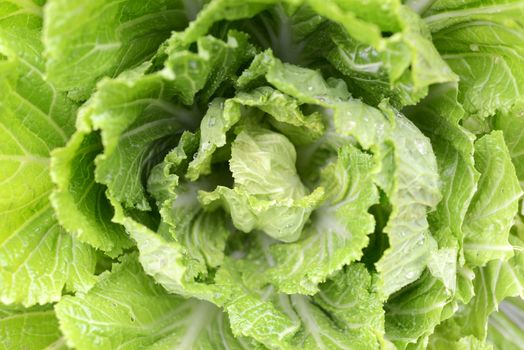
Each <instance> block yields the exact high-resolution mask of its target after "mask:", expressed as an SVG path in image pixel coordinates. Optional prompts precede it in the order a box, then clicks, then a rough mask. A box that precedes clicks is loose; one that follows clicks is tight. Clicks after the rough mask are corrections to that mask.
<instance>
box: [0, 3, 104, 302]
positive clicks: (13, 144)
mask: <svg viewBox="0 0 524 350" xmlns="http://www.w3.org/2000/svg"><path fill="white" fill-rule="evenodd" d="M4 5H5V6H2V9H1V10H0V11H2V16H0V17H1V19H0V42H2V45H1V49H0V52H1V53H2V54H5V56H6V57H7V60H2V61H0V71H1V74H0V75H1V77H0V90H1V91H2V95H1V96H0V138H1V139H2V143H1V145H0V168H1V169H2V173H1V175H0V197H1V198H2V201H1V202H0V215H1V216H2V220H1V222H0V285H1V286H2V288H1V289H0V300H1V301H2V302H3V303H6V304H10V303H20V304H23V305H26V306H30V305H33V304H36V303H40V304H44V303H48V302H51V301H57V300H58V299H59V298H60V296H61V294H62V290H63V289H64V287H66V288H67V289H68V290H86V289H88V288H89V287H90V285H91V284H92V283H94V280H95V277H94V276H93V272H94V269H95V255H94V251H93V250H92V249H91V248H90V247H88V246H85V245H83V244H81V243H80V242H78V241H77V240H76V239H74V238H73V237H71V236H70V235H68V234H67V233H66V232H64V230H63V229H62V228H61V227H60V226H59V224H58V222H57V220H56V218H55V216H54V213H53V209H52V208H51V204H50V203H49V200H48V196H49V194H50V193H51V191H52V188H53V184H52V182H51V178H50V176H49V164H50V154H49V153H50V151H51V150H52V149H53V148H55V147H59V146H62V145H63V144H64V143H65V142H66V141H67V139H68V137H69V135H70V134H71V132H72V130H73V118H74V113H75V110H76V106H75V105H74V104H73V103H71V102H70V101H69V100H68V99H67V98H66V97H65V96H64V95H63V94H60V93H58V92H57V91H56V88H55V87H54V86H53V85H51V84H49V83H48V82H46V81H45V80H44V71H43V59H42V57H41V50H42V45H41V43H40V42H39V40H38V38H39V36H40V27H41V18H40V17H39V15H38V13H39V12H40V10H41V9H40V8H39V7H37V6H30V5H29V4H27V6H26V7H25V6H22V5H17V4H14V3H11V2H6V3H5V4H4ZM20 23H24V26H22V27H21V29H20V30H18V28H19V27H20ZM4 43H5V44H4ZM35 88H37V89H38V94H35Z"/></svg>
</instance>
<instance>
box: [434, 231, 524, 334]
mask: <svg viewBox="0 0 524 350" xmlns="http://www.w3.org/2000/svg"><path fill="white" fill-rule="evenodd" d="M511 243H512V244H513V249H514V250H513V254H514V256H513V257H512V258H510V259H509V260H506V261H503V260H493V261H490V262H489V263H487V264H486V265H485V266H483V267H478V268H476V269H475V276H476V277H475V280H474V281H473V288H474V294H475V295H474V297H473V298H472V299H471V301H470V302H469V303H468V304H466V305H464V304H459V308H458V310H457V312H456V313H455V314H454V315H453V317H451V318H449V319H448V320H446V321H445V322H444V323H442V324H441V325H440V326H439V327H438V328H437V330H436V334H435V337H445V338H447V339H449V340H459V339H460V338H461V337H463V336H467V335H472V336H475V337H476V338H478V339H479V340H481V341H484V340H485V339H486V333H487V329H488V316H489V315H490V314H491V313H492V312H494V311H496V310H497V308H498V305H499V303H500V302H501V301H502V300H504V299H505V298H507V297H511V296H520V297H521V298H522V296H523V293H524V289H523V286H524V278H523V276H524V274H523V267H524V254H523V253H522V252H523V250H522V248H523V245H522V241H520V240H519V239H518V238H516V237H513V236H512V237H511Z"/></svg>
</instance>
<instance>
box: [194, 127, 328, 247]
mask: <svg viewBox="0 0 524 350" xmlns="http://www.w3.org/2000/svg"><path fill="white" fill-rule="evenodd" d="M295 162H296V151H295V148H294V147H293V144H292V143H291V142H290V141H289V140H288V139H287V138H286V137H285V136H283V135H281V134H278V133H275V132H272V131H269V130H266V129H262V128H256V129H253V130H249V129H246V130H244V131H242V132H241V133H240V134H239V135H238V136H237V137H236V139H235V141H234V142H233V145H232V150H231V160H230V161H229V165H230V169H231V172H232V174H233V178H234V180H235V185H234V188H233V189H230V188H228V187H223V186H219V187H217V189H216V190H215V191H213V192H211V193H201V194H200V195H199V197H200V200H201V202H202V204H203V205H204V207H208V208H211V209H213V208H214V207H216V206H217V205H222V206H223V207H224V208H225V209H226V210H227V211H228V212H229V213H230V214H231V217H232V219H233V224H234V225H235V227H237V228H238V229H239V230H241V231H243V232H246V233H248V232H251V231H253V230H257V229H258V230H262V231H264V232H265V233H267V234H268V235H269V236H271V237H273V238H275V239H278V240H281V241H284V242H293V241H296V240H297V239H298V238H299V237H300V234H301V233H302V229H303V228H304V225H305V224H306V221H307V220H308V218H309V215H310V214H311V212H312V211H313V210H314V209H315V208H316V207H317V205H318V204H319V201H320V200H321V199H322V196H323V190H322V189H321V188H318V189H317V190H315V191H314V192H312V193H310V194H308V192H309V191H308V190H307V188H306V187H305V186H304V185H303V184H302V182H301V180H300V177H299V176H298V174H297V172H296V168H295ZM275 217H279V220H278V221H275V220H274V218H275Z"/></svg>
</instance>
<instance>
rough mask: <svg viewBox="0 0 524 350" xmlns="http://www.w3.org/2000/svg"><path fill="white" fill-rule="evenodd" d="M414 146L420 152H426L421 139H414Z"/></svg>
mask: <svg viewBox="0 0 524 350" xmlns="http://www.w3.org/2000/svg"><path fill="white" fill-rule="evenodd" d="M415 147H416V148H417V151H418V152H419V153H420V154H422V155H424V154H426V153H427V151H426V144H425V143H424V142H423V141H422V140H415Z"/></svg>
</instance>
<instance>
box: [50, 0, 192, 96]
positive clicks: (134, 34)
mask: <svg viewBox="0 0 524 350" xmlns="http://www.w3.org/2000/svg"><path fill="white" fill-rule="evenodd" d="M45 19H46V20H45V27H44V42H45V46H46V56H47V57H48V61H47V64H46V68H47V69H46V70H47V73H48V76H49V78H50V80H51V81H52V82H53V83H54V84H55V85H56V86H57V88H59V89H60V90H79V91H81V93H82V95H85V94H89V93H90V91H91V89H93V88H94V87H95V84H96V82H97V81H98V80H99V79H100V78H102V77H104V76H111V77H112V76H116V75H118V74H120V73H121V72H123V71H124V70H126V69H128V68H131V67H134V66H136V65H139V64H140V63H142V62H143V61H144V60H145V59H147V58H149V57H150V56H151V55H152V54H153V53H154V52H155V51H156V49H157V47H158V45H160V44H161V43H162V42H163V41H164V40H165V39H167V38H168V37H169V35H170V33H171V31H173V30H180V29H183V28H184V27H185V26H186V24H187V19H186V14H185V12H184V8H183V2H182V1H167V0H162V1H155V2H154V3H143V2H140V1H135V0H126V1H120V2H112V1H108V0H96V1H90V2H89V3H85V4H82V3H77V2H71V1H64V0H51V1H48V2H47V5H46V7H45ZM86 96H88V95H86Z"/></svg>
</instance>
